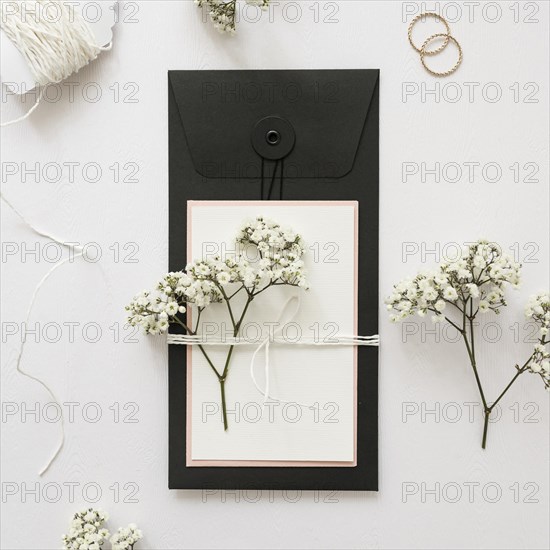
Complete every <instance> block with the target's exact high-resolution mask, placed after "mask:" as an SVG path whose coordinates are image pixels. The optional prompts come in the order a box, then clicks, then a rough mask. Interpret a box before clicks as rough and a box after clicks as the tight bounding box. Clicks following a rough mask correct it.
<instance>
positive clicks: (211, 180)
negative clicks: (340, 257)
mask: <svg viewBox="0 0 550 550" xmlns="http://www.w3.org/2000/svg"><path fill="white" fill-rule="evenodd" d="M168 89H169V91H168V117H169V178H170V182H169V183H170V191H169V199H170V206H169V213H170V220H169V233H170V242H169V246H170V253H169V256H170V270H179V269H182V268H183V267H184V266H185V265H186V263H187V250H186V243H187V238H186V227H187V208H186V205H187V201H190V200H196V201H200V200H202V201H205V200H216V201H220V200H232V201H235V200H237V201H250V200H259V199H263V200H265V199H270V200H278V199H283V200H285V201H312V200H315V201H321V200H322V201H358V203H359V216H358V220H359V221H358V223H359V227H358V234H359V240H358V248H359V257H358V262H359V265H358V267H359V281H358V304H357V312H358V327H357V334H359V335H373V334H378V303H379V300H378V199H379V190H378V178H379V150H378V142H379V71H378V70H374V69H357V70H347V69H345V70H288V71H287V70H266V71H262V70H257V71H256V70H252V71H250V70H246V71H240V70H235V71H170V72H169V74H168ZM186 364H187V363H186V347H185V346H177V345H172V346H169V424H170V425H169V487H170V488H172V489H205V488H208V489H273V490H283V489H287V490H291V489H295V490H370V491H375V490H378V348H376V347H361V346H360V347H359V348H358V371H357V372H358V375H357V446H356V449H357V461H356V462H357V465H356V466H354V467H337V466H336V467H331V466H323V467H288V466H285V467H271V466H269V467H261V468H258V467H248V466H239V467H188V466H186V414H187V411H186V407H187V398H186V391H187V388H186V384H187V381H186Z"/></svg>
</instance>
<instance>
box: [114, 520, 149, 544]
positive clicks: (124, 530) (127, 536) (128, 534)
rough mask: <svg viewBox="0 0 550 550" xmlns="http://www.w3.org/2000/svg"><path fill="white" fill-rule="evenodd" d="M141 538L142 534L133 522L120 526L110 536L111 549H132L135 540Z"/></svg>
mask: <svg viewBox="0 0 550 550" xmlns="http://www.w3.org/2000/svg"><path fill="white" fill-rule="evenodd" d="M142 538H143V534H142V533H141V530H140V529H138V526H137V525H136V524H135V523H130V525H128V527H120V528H119V529H118V531H117V532H116V533H115V534H114V535H113V536H112V537H111V545H112V550H133V548H134V545H135V544H136V542H137V541H138V540H140V539H142Z"/></svg>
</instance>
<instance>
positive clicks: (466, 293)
mask: <svg viewBox="0 0 550 550" xmlns="http://www.w3.org/2000/svg"><path fill="white" fill-rule="evenodd" d="M520 269H521V265H520V264H518V263H516V262H515V261H514V260H513V259H512V258H511V257H510V256H508V255H505V254H502V252H501V250H500V248H499V247H498V246H497V245H495V244H493V243H489V242H487V241H485V240H480V241H477V242H476V243H473V244H471V245H470V246H468V247H466V248H465V250H464V251H463V253H462V257H461V258H460V259H458V260H457V261H455V262H451V263H443V264H441V265H440V266H439V267H438V268H437V269H435V270H433V271H426V272H423V273H420V274H419V275H417V276H416V277H415V278H414V279H405V280H404V281H401V282H400V283H398V284H396V285H394V288H393V293H392V294H391V296H389V297H388V298H387V299H386V301H385V303H386V305H387V309H388V310H389V311H394V312H395V313H392V314H390V320H391V321H400V320H402V319H405V318H407V317H409V316H412V315H414V314H418V315H419V316H420V317H424V316H426V315H427V314H428V313H429V312H431V313H433V314H434V315H433V316H432V320H433V321H434V322H437V321H442V320H443V319H445V316H444V314H443V311H444V310H445V308H446V307H447V305H448V304H457V303H461V304H463V305H464V307H466V304H467V303H468V302H469V301H470V299H472V300H471V301H470V305H471V307H472V308H473V301H474V300H476V303H477V305H476V308H477V309H476V310H475V311H474V310H472V312H471V315H473V316H475V315H476V314H477V313H478V312H480V313H486V312H488V311H494V312H495V313H499V308H500V307H501V306H505V305H506V301H505V299H504V286H505V284H511V285H512V286H513V287H514V288H518V287H519V285H520Z"/></svg>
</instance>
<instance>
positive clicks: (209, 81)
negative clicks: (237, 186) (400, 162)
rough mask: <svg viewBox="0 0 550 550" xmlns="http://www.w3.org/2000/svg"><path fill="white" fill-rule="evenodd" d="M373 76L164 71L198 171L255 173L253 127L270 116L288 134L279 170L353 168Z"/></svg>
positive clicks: (327, 173) (329, 172)
mask: <svg viewBox="0 0 550 550" xmlns="http://www.w3.org/2000/svg"><path fill="white" fill-rule="evenodd" d="M378 76H379V71H378V70H374V69H364V70H363V69H359V70H346V69H343V70H288V71H287V70H266V71H259V70H258V71H170V73H169V80H170V85H171V88H172V91H173V94H174V98H175V100H176V103H177V105H178V110H179V115H180V117H181V124H182V125H183V128H184V132H185V135H186V139H187V145H188V147H189V152H190V155H191V157H192V159H193V163H194V167H195V169H196V170H197V172H199V173H200V174H201V175H202V176H204V177H209V178H235V177H237V178H257V177H258V176H259V173H260V165H261V157H260V155H259V154H258V153H257V152H256V149H257V148H255V147H254V144H253V137H252V136H253V132H254V129H255V128H256V127H257V125H258V123H259V121H261V120H262V119H265V118H266V117H278V118H280V119H283V121H286V122H288V123H289V124H290V125H291V126H292V129H293V131H294V134H295V142H294V144H293V148H292V150H291V151H290V153H289V154H288V155H287V156H286V157H285V160H284V162H285V174H286V175H287V176H290V177H292V178H300V177H304V178H333V177H342V176H344V175H346V174H347V173H349V172H350V170H351V169H352V168H353V163H354V160H355V156H356V153H357V150H358V147H359V144H360V141H361V135H362V132H363V128H364V126H365V123H366V121H367V120H368V112H369V106H370V103H371V99H372V96H373V92H374V90H375V88H376V85H377V83H378ZM171 123H173V121H171ZM283 127H286V126H283ZM283 138H284V136H283Z"/></svg>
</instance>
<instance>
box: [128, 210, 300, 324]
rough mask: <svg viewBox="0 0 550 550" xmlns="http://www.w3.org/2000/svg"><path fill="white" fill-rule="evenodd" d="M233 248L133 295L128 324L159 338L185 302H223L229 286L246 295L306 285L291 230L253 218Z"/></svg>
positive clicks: (203, 304)
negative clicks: (232, 252)
mask: <svg viewBox="0 0 550 550" xmlns="http://www.w3.org/2000/svg"><path fill="white" fill-rule="evenodd" d="M236 244H237V247H238V250H237V251H236V252H235V253H234V254H233V255H230V256H228V257H226V258H224V259H222V258H220V257H215V258H212V259H202V260H196V261H194V262H192V263H190V264H188V265H187V266H186V268H185V271H177V272H171V273H168V274H167V275H165V276H164V277H163V279H162V280H161V281H160V282H159V283H158V284H157V286H156V289H155V291H154V292H149V291H146V290H144V291H142V292H141V293H140V294H138V295H137V296H134V299H133V300H132V302H131V303H130V304H129V305H128V306H127V307H126V310H127V311H128V313H129V314H128V323H129V324H130V325H132V326H140V327H142V329H143V330H144V332H145V333H147V334H161V333H163V332H166V331H167V330H168V327H169V325H170V323H171V322H174V321H176V317H177V315H178V314H181V313H185V311H186V310H187V307H188V305H189V304H194V305H195V306H196V307H197V308H198V309H199V310H202V309H204V308H205V307H207V306H208V305H210V304H211V303H216V302H222V301H224V300H226V301H228V294H227V292H226V287H227V285H230V284H237V285H240V286H241V287H242V288H244V289H245V290H246V292H247V293H248V294H249V295H250V296H254V295H255V294H256V293H259V292H261V291H263V290H265V289H266V288H268V287H269V286H275V285H290V286H297V287H300V288H303V289H306V290H307V288H308V287H309V284H308V281H307V279H306V276H305V270H304V261H303V260H302V256H303V255H304V253H305V247H304V243H303V240H302V237H301V236H300V235H298V234H296V233H294V232H293V231H292V230H291V229H285V228H282V227H281V226H280V225H279V224H278V223H276V222H273V221H270V220H266V219H264V218H262V217H258V218H256V219H255V220H254V221H252V222H248V223H245V224H244V225H243V226H242V227H241V229H240V231H239V232H238V235H237V237H236ZM251 249H252V250H251Z"/></svg>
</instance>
